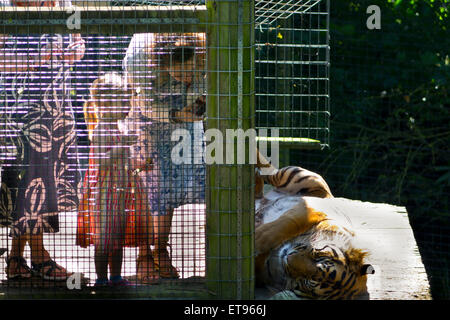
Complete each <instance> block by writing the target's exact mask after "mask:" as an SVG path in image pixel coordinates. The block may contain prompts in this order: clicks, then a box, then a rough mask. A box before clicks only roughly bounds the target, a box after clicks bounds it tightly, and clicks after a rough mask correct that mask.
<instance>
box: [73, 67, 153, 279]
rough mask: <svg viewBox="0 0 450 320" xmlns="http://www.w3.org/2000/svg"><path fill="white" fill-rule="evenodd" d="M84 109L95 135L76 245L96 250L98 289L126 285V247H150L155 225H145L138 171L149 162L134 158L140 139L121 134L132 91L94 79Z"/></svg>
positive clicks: (108, 77) (109, 76)
mask: <svg viewBox="0 0 450 320" xmlns="http://www.w3.org/2000/svg"><path fill="white" fill-rule="evenodd" d="M84 109H85V114H86V115H85V118H86V119H87V125H88V128H90V129H92V128H93V131H91V132H89V137H90V138H91V148H90V153H89V168H88V170H87V172H86V176H85V180H84V184H83V195H82V198H81V201H80V207H79V213H78V228H77V241H76V243H77V244H78V245H80V246H81V247H87V246H88V245H91V244H93V245H94V246H95V270H96V273H97V280H96V282H95V285H96V286H104V285H110V284H111V285H127V284H128V282H127V281H126V280H124V279H123V278H122V277H121V269H122V259H123V247H124V246H138V245H141V246H147V245H148V244H147V243H152V241H153V240H152V239H151V238H152V234H151V232H149V231H148V230H151V228H152V220H151V219H149V220H148V221H147V212H148V207H147V197H146V195H145V193H144V191H143V187H142V182H141V179H140V177H139V176H138V175H137V174H136V171H135V170H137V169H144V170H145V169H146V168H148V167H149V166H150V163H149V162H142V163H140V162H138V161H137V160H136V159H132V158H131V157H130V145H131V144H134V143H136V140H137V137H136V136H133V135H125V134H123V133H122V132H121V131H120V130H119V124H120V121H121V120H123V119H124V118H125V117H126V116H127V115H128V112H129V110H130V91H129V90H127V89H126V86H125V82H124V78H123V77H122V76H121V75H119V74H117V73H106V74H104V75H102V76H100V77H99V78H98V79H97V80H95V81H94V82H93V84H92V86H91V88H90V99H89V101H87V103H86V105H85V107H84ZM92 110H94V111H95V116H92ZM149 239H150V240H149ZM108 266H109V268H110V279H109V281H108V277H107V275H108Z"/></svg>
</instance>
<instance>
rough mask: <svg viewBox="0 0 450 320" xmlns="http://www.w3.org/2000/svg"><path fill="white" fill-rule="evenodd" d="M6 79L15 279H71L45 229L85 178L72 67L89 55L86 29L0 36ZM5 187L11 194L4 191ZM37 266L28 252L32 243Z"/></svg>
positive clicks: (72, 204)
mask: <svg viewBox="0 0 450 320" xmlns="http://www.w3.org/2000/svg"><path fill="white" fill-rule="evenodd" d="M12 3H13V5H17V6H30V7H33V6H34V7H35V6H44V7H53V6H64V5H68V3H67V2H63V1H61V2H58V1H32V0H31V1H16V0H13V1H12ZM0 47H1V49H0V50H1V53H0V72H1V73H2V78H3V88H2V91H4V92H2V101H1V103H0V108H1V110H0V111H1V112H0V114H1V115H0V116H1V117H2V119H0V123H2V124H6V130H7V132H8V133H9V135H8V134H7V135H6V137H4V140H6V144H7V145H8V147H9V152H10V154H12V155H13V160H11V161H9V166H7V167H4V168H3V171H4V172H3V177H2V193H3V195H2V197H1V199H2V200H3V201H5V199H6V200H7V201H9V203H8V204H7V205H4V204H3V205H1V206H0V208H9V209H10V210H11V211H12V213H11V214H12V219H13V222H12V225H11V236H12V246H11V251H10V253H9V255H8V257H7V258H6V264H7V267H6V270H5V271H6V274H7V277H8V278H9V279H13V278H25V279H27V278H30V277H31V275H32V273H34V274H37V275H39V276H41V277H42V278H44V279H46V280H65V279H67V277H68V275H69V274H68V272H67V270H66V269H65V268H63V267H62V266H60V265H58V264H57V263H56V262H55V261H53V260H52V259H51V257H50V254H49V252H48V251H47V250H46V249H45V248H44V243H43V233H44V232H58V231H59V223H58V213H59V212H60V211H71V210H76V209H77V206H78V196H77V190H78V184H79V183H80V178H79V175H78V171H77V170H76V169H77V157H76V134H75V119H74V115H73V111H72V107H71V101H70V91H69V89H70V77H69V76H70V74H69V72H70V67H71V66H72V65H73V64H74V63H75V62H76V61H79V60H80V59H81V58H82V57H83V55H84V50H85V46H84V40H83V39H82V38H81V36H80V34H73V35H59V34H42V35H20V36H9V37H8V36H6V35H3V36H2V37H0ZM5 194H6V196H5ZM27 243H28V244H29V245H30V249H31V266H32V268H31V269H30V267H29V266H28V265H27V263H26V260H25V259H24V258H23V251H24V248H25V245H26V244H27Z"/></svg>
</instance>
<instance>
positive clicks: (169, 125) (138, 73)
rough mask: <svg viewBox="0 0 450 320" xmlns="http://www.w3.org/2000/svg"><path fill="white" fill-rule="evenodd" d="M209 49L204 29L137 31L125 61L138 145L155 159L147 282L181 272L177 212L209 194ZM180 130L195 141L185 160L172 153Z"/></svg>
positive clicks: (143, 268) (148, 178)
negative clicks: (176, 261)
mask: <svg viewBox="0 0 450 320" xmlns="http://www.w3.org/2000/svg"><path fill="white" fill-rule="evenodd" d="M204 51H205V35H204V34H201V33H194V34H150V33H147V34H135V35H134V36H133V39H132V41H131V43H130V45H129V46H128V50H127V54H126V57H125V60H124V68H125V71H126V72H127V76H128V82H129V83H130V84H131V85H132V86H133V89H134V90H136V92H138V95H137V96H136V97H134V98H133V103H132V105H133V116H130V117H129V119H128V126H137V127H138V128H139V129H140V130H141V134H140V138H139V142H138V144H137V148H136V150H137V152H138V153H140V154H144V155H145V156H146V157H150V158H152V160H153V164H154V167H153V169H152V170H151V171H148V172H145V173H144V174H143V180H144V183H145V187H146V189H147V194H148V198H149V205H150V208H151V210H152V215H153V226H154V230H155V231H154V236H155V238H154V241H155V248H154V252H153V253H152V252H151V250H150V248H148V247H147V248H146V247H142V246H141V247H140V252H139V258H138V271H137V273H138V278H139V279H140V280H141V281H144V282H145V281H146V280H147V279H148V280H150V281H153V280H154V279H155V278H159V277H161V278H176V277H178V272H177V270H176V268H175V267H174V266H173V265H172V262H171V259H170V257H169V253H168V251H167V246H168V238H169V234H170V230H171V224H172V216H173V211H174V209H175V208H177V207H180V206H182V205H184V204H190V203H203V202H204V199H205V166H204V161H203V148H204V145H203V141H202V138H203V122H202V120H203V117H204V114H203V113H204V111H205V101H204V97H203V94H204V90H205V89H206V86H205V75H204V72H203V71H204V70H203V69H204V60H205V54H204ZM177 129H183V130H185V132H186V131H187V132H189V134H190V136H191V145H192V146H193V148H192V150H191V152H189V153H188V154H185V155H182V158H185V159H183V160H185V162H184V163H181V164H180V163H177V164H176V163H174V161H173V159H172V154H171V153H172V150H174V146H175V145H176V144H177V143H178V141H172V133H173V132H174V131H175V130H177ZM194 137H196V138H197V139H193V138H194ZM198 137H200V139H198ZM199 141H200V142H199Z"/></svg>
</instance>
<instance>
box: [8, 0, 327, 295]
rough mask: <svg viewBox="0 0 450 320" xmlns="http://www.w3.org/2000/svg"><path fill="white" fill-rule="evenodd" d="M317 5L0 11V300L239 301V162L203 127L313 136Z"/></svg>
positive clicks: (244, 280) (121, 5)
mask: <svg viewBox="0 0 450 320" xmlns="http://www.w3.org/2000/svg"><path fill="white" fill-rule="evenodd" d="M322 2H323V3H324V4H323V3H320V4H319V2H318V1H314V3H313V2H311V1H304V2H302V6H299V5H298V3H294V2H292V3H290V2H287V3H288V4H289V5H290V6H292V7H295V8H294V9H292V10H291V11H289V17H288V16H283V17H281V19H280V20H276V19H274V20H273V22H274V23H273V24H272V26H268V25H263V24H261V25H260V24H259V23H258V24H255V15H254V11H255V9H257V10H265V8H267V12H270V10H272V9H273V8H274V7H273V6H272V4H270V5H271V7H270V8H271V9H270V10H269V7H266V6H267V5H268V4H269V3H268V2H267V1H260V2H258V3H257V5H256V7H254V6H253V4H254V3H253V1H238V0H224V1H218V2H214V6H209V7H208V6H207V5H208V2H206V3H205V1H181V0H180V1H119V0H115V1H96V0H92V1H72V3H70V1H43V2H34V1H24V2H21V1H12V2H9V1H3V2H2V6H3V7H2V8H0V9H1V14H2V15H1V19H2V27H0V34H1V38H0V40H1V48H0V50H1V54H0V66H1V69H0V71H1V88H0V90H1V118H0V130H1V131H0V141H1V142H2V144H1V160H0V161H1V162H0V165H1V183H2V194H1V197H2V198H1V200H2V201H1V210H2V211H1V213H2V214H1V215H0V216H1V218H2V220H1V223H2V225H3V226H6V227H7V228H2V229H1V233H0V248H4V249H5V251H6V252H5V253H4V256H5V257H6V259H5V260H3V259H2V260H1V261H0V269H1V270H5V272H4V273H3V272H2V273H1V274H0V280H1V286H0V290H1V291H2V292H3V291H4V292H15V293H16V294H18V295H17V296H18V297H21V296H26V295H28V294H31V293H33V292H34V293H37V294H40V293H42V291H40V290H41V289H42V288H46V289H52V290H53V289H55V290H56V289H58V290H59V289H63V290H62V291H58V293H61V292H66V291H67V285H68V282H66V280H67V278H68V277H74V278H71V279H73V283H75V284H76V283H77V281H79V282H81V285H82V288H86V289H88V291H89V290H91V289H92V288H95V289H98V290H102V289H103V288H106V290H110V289H111V285H112V287H113V288H114V289H117V288H118V287H121V286H122V285H123V286H124V287H125V288H127V289H129V288H131V289H132V290H135V292H139V290H140V289H145V290H147V289H148V287H152V288H151V290H153V291H151V292H153V293H154V294H155V297H163V296H164V295H165V294H166V295H167V294H168V292H169V293H170V294H171V296H172V297H173V294H174V291H173V288H176V289H177V290H178V291H177V292H178V295H179V296H181V297H187V296H195V297H198V296H208V294H209V293H208V292H215V293H216V294H217V295H218V296H220V297H237V298H248V297H253V294H254V276H253V274H254V265H253V255H254V252H253V251H252V250H253V232H254V220H253V211H254V209H253V208H254V202H253V193H254V190H253V187H254V185H253V182H254V176H253V175H254V172H253V166H252V165H251V164H238V163H236V161H235V162H234V163H226V164H223V163H213V164H208V165H205V163H204V159H203V155H204V152H205V151H204V149H205V137H204V135H205V130H206V129H218V130H219V131H220V132H225V131H226V130H228V129H232V130H236V129H243V130H247V129H253V128H255V127H256V128H259V129H261V128H263V129H271V128H278V129H280V132H281V135H280V137H282V138H288V139H294V138H295V139H297V138H298V139H305V140H306V143H310V142H311V141H312V140H314V141H312V142H313V143H314V144H317V145H319V146H321V147H323V146H326V145H327V144H328V117H329V112H328V106H329V96H328V85H329V84H328V68H329V65H328V62H327V61H328V58H329V55H328V50H329V49H328V16H327V10H328V7H327V5H328V3H326V2H325V1H322ZM71 4H74V5H76V6H77V8H78V9H79V12H81V13H82V15H81V18H80V17H79V16H77V11H76V10H75V11H74V10H69V9H73V7H71ZM205 4H206V6H205ZM307 5H309V7H308V8H306V7H305V6H307ZM277 8H278V9H277V10H280V9H281V7H277ZM283 8H284V7H283ZM299 10H300V11H299ZM259 12H262V11H259ZM279 13H281V11H279ZM258 17H262V14H260V15H258ZM270 18H271V19H272V18H275V17H274V15H273V12H271V13H270ZM77 19H81V20H77ZM264 23H265V22H264ZM256 25H257V28H256V29H255V26H256ZM73 28H75V29H73ZM255 42H256V43H257V44H256V46H255ZM255 52H256V54H255ZM255 55H256V56H257V57H256V56H255ZM255 65H256V68H255ZM255 78H256V83H255V82H254V80H255ZM273 88H275V89H273ZM255 93H256V94H257V99H256V103H255V100H254V98H255ZM287 95H289V96H290V97H289V98H287ZM255 109H257V110H258V111H257V112H256V113H255ZM255 124H256V125H255ZM174 134H175V135H174ZM263 138H264V137H263ZM295 139H294V140H295ZM308 139H312V140H311V141H308ZM299 141H301V142H302V143H303V142H305V141H303V140H298V141H297V140H296V141H294V142H296V143H298V142H299ZM248 144H249V142H248V141H246V140H244V145H245V146H248ZM224 146H229V143H228V142H227V143H225V142H224ZM235 147H236V146H235ZM177 148H178V149H177ZM174 150H175V151H176V152H174ZM177 152H178V153H177ZM234 154H235V156H237V152H234ZM174 157H175V158H176V159H175V160H174ZM177 161H178V162H177ZM122 249H123V250H122ZM24 258H25V259H24ZM29 267H31V270H30V268H29ZM70 281H72V280H70ZM71 283H72V282H71ZM155 283H158V284H163V285H160V286H152V285H153V284H155ZM130 284H131V286H129V285H130ZM206 288H207V289H208V290H209V291H207V289H206ZM155 292H156V293H155ZM146 294H147V296H148V294H149V291H146Z"/></svg>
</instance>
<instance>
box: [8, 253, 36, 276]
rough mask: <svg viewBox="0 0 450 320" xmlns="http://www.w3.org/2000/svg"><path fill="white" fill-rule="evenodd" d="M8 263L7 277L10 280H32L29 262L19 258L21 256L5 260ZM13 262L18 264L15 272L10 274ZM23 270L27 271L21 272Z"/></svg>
mask: <svg viewBox="0 0 450 320" xmlns="http://www.w3.org/2000/svg"><path fill="white" fill-rule="evenodd" d="M5 261H6V269H5V272H6V277H7V278H8V279H30V278H31V269H30V267H29V266H28V265H27V261H26V260H25V259H24V258H23V257H19V256H12V257H9V258H6V259H5ZM11 261H14V262H16V268H15V270H14V271H15V272H14V273H12V272H8V271H10V270H9V265H10V263H11ZM21 268H23V269H25V270H26V272H25V273H24V272H20V269H21Z"/></svg>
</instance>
